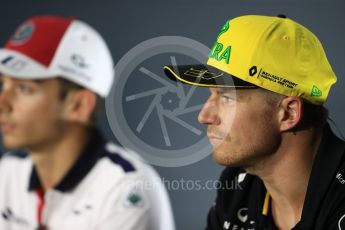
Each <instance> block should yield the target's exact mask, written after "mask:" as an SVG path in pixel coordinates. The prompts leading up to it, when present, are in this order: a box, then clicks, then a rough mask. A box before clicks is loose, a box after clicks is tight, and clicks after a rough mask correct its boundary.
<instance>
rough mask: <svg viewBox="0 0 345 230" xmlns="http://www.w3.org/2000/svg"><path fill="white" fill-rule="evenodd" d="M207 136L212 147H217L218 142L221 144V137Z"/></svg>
mask: <svg viewBox="0 0 345 230" xmlns="http://www.w3.org/2000/svg"><path fill="white" fill-rule="evenodd" d="M207 136H208V139H209V140H210V142H211V144H212V145H219V144H220V142H222V141H223V139H224V138H223V137H220V136H216V135H214V134H209V133H208V134H207Z"/></svg>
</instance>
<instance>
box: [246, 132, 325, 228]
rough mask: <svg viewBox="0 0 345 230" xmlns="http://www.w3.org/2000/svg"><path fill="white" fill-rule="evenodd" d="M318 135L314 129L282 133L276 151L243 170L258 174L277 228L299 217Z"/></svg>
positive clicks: (318, 138) (293, 224) (319, 135)
mask: <svg viewBox="0 0 345 230" xmlns="http://www.w3.org/2000/svg"><path fill="white" fill-rule="evenodd" d="M321 137H322V135H321V134H320V132H319V131H317V130H315V129H309V130H303V131H299V132H295V133H284V134H283V138H282V143H281V145H280V147H279V149H278V151H277V152H276V153H274V154H272V155H270V156H269V157H268V158H267V159H264V160H262V162H260V164H259V165H257V166H255V167H251V168H247V169H246V170H247V171H248V172H249V173H251V174H255V175H257V176H258V177H260V178H261V179H262V180H263V182H264V184H265V187H266V189H267V191H268V193H269V194H270V197H271V208H272V215H273V218H274V220H275V222H276V225H277V226H278V227H279V229H291V228H293V227H294V226H295V225H296V224H297V223H298V222H299V221H300V219H301V215H302V210H303V205H304V200H305V196H306V192H307V186H308V182H309V177H310V173H311V169H312V165H313V162H314V158H315V155H316V153H317V150H318V147H319V145H320V142H321Z"/></svg>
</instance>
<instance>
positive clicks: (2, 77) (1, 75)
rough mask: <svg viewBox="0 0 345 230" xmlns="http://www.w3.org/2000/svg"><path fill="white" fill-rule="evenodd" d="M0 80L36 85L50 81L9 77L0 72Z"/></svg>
mask: <svg viewBox="0 0 345 230" xmlns="http://www.w3.org/2000/svg"><path fill="white" fill-rule="evenodd" d="M0 79H1V80H2V81H4V80H9V81H13V82H30V83H36V84H42V83H45V82H48V81H49V80H52V79H23V78H17V77H14V76H11V75H6V74H3V73H1V72H0Z"/></svg>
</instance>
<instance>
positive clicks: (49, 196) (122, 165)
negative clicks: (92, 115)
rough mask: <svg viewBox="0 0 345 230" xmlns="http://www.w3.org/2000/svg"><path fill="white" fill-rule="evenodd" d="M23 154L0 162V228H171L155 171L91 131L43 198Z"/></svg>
mask: <svg viewBox="0 0 345 230" xmlns="http://www.w3.org/2000/svg"><path fill="white" fill-rule="evenodd" d="M40 191H41V186H40V182H39V179H38V176H37V173H36V170H35V167H34V166H33V162H32V161H31V158H30V156H28V155H27V154H26V153H25V152H23V151H13V152H9V153H6V154H4V155H3V156H2V158H1V160H0V229H1V230H2V229H3V230H11V229H14V230H24V229H25V230H27V229H49V230H72V229H73V230H76V229H83V230H88V229H90V230H91V229H101V230H107V229H112V230H129V229H133V230H134V229H136V230H141V229H143V230H144V229H145V230H160V229H164V230H174V229H175V225H174V220H173V215H172V212H171V206H170V202H169V198H168V195H167V192H166V190H165V188H164V186H163V184H162V182H161V180H160V178H159V176H158V175H157V174H156V172H155V171H154V170H153V169H152V168H151V167H150V166H148V165H147V164H146V163H144V162H142V160H141V159H140V158H139V157H138V156H137V155H136V154H135V153H133V152H130V151H125V150H124V149H122V148H120V147H117V146H115V145H114V144H109V143H108V144H107V143H106V142H105V141H104V139H103V138H102V137H101V135H100V134H99V133H98V132H95V133H94V135H93V137H92V138H91V141H90V143H88V145H87V146H86V148H85V150H84V152H83V153H82V154H81V156H80V157H79V159H78V160H77V161H76V163H75V165H74V166H73V167H72V168H71V169H70V170H69V171H68V173H67V174H66V176H65V177H64V178H63V179H62V181H61V182H60V183H59V184H58V185H57V186H56V187H55V188H54V189H52V190H49V191H47V192H46V193H45V194H44V197H43V195H42V192H40Z"/></svg>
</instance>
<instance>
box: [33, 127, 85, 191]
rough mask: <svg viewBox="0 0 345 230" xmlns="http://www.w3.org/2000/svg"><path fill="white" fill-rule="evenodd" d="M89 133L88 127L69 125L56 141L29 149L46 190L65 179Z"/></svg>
mask: <svg viewBox="0 0 345 230" xmlns="http://www.w3.org/2000/svg"><path fill="white" fill-rule="evenodd" d="M89 135H90V133H89V131H88V130H87V128H86V127H82V126H79V125H69V127H68V129H67V130H66V131H65V132H63V133H61V135H60V137H59V138H57V139H56V140H55V141H52V142H51V143H49V144H47V143H46V144H45V145H44V146H43V145H41V146H36V147H35V148H34V149H30V150H29V152H30V156H31V158H32V160H33V163H34V165H35V167H36V170H37V174H38V177H39V179H40V182H41V185H42V189H43V190H44V191H47V190H50V189H52V188H54V187H55V186H56V185H58V183H59V182H60V181H61V180H62V179H63V177H64V176H65V175H66V173H67V172H68V171H69V169H70V168H71V167H72V166H73V164H74V163H75V162H76V160H77V159H78V157H79V155H80V154H81V152H82V151H83V148H84V147H85V145H86V143H87V142H88V140H89Z"/></svg>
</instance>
